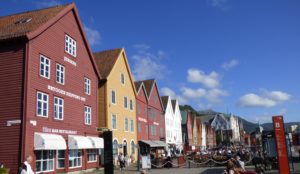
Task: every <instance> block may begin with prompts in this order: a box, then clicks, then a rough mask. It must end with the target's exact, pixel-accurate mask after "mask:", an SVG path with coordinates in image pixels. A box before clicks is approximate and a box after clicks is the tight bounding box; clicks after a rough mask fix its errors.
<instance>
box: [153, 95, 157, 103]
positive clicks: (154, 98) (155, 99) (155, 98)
mask: <svg viewBox="0 0 300 174" xmlns="http://www.w3.org/2000/svg"><path fill="white" fill-rule="evenodd" d="M153 100H154V103H155V104H156V101H157V96H156V95H155V96H154V97H153Z"/></svg>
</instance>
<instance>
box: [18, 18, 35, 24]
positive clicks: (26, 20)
mask: <svg viewBox="0 0 300 174" xmlns="http://www.w3.org/2000/svg"><path fill="white" fill-rule="evenodd" d="M31 20H32V18H24V19H20V20H18V21H17V22H16V23H15V24H25V23H28V22H30V21H31Z"/></svg>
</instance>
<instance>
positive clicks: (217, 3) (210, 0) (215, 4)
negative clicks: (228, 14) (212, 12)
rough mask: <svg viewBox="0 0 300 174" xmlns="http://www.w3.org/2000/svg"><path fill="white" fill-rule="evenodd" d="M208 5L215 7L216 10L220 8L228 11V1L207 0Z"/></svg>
mask: <svg viewBox="0 0 300 174" xmlns="http://www.w3.org/2000/svg"><path fill="white" fill-rule="evenodd" d="M207 1H208V3H209V4H210V5H211V6H213V7H215V8H220V9H221V10H226V9H227V5H226V4H227V0H207Z"/></svg>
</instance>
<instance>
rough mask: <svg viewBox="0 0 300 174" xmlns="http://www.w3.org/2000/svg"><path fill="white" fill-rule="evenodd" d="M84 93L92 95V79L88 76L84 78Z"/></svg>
mask: <svg viewBox="0 0 300 174" xmlns="http://www.w3.org/2000/svg"><path fill="white" fill-rule="evenodd" d="M84 93H85V94H87V95H91V80H90V79H88V78H86V77H85V78H84Z"/></svg>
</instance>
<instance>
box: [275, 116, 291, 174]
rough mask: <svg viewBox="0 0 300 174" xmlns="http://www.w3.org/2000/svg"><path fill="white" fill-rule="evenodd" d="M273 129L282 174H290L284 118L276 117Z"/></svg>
mask: <svg viewBox="0 0 300 174" xmlns="http://www.w3.org/2000/svg"><path fill="white" fill-rule="evenodd" d="M272 119H273V127H274V133H275V139H276V146H277V155H278V163H279V171H280V173H286V174H288V173H290V169H289V160H288V153H287V147H286V138H285V133H284V124H283V116H274V117H272Z"/></svg>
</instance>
